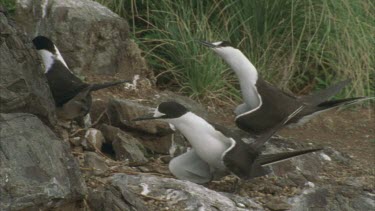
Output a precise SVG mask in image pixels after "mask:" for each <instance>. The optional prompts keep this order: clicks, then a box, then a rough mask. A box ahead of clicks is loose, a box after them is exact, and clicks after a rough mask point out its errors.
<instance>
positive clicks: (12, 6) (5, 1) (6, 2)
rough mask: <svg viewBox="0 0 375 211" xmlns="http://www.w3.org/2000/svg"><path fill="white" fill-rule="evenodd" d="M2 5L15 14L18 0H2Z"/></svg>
mask: <svg viewBox="0 0 375 211" xmlns="http://www.w3.org/2000/svg"><path fill="white" fill-rule="evenodd" d="M0 5H2V6H4V7H5V9H6V10H7V12H8V13H10V14H13V13H14V12H15V10H16V0H0Z"/></svg>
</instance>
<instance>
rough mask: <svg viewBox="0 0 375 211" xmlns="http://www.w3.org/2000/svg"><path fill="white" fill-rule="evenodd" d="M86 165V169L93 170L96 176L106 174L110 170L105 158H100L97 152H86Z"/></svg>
mask: <svg viewBox="0 0 375 211" xmlns="http://www.w3.org/2000/svg"><path fill="white" fill-rule="evenodd" d="M84 165H85V167H86V168H92V171H91V172H92V173H93V174H94V175H100V174H104V173H105V172H106V171H107V170H108V166H107V164H106V163H105V161H104V159H103V157H101V156H99V155H98V154H96V153H95V152H85V154H84Z"/></svg>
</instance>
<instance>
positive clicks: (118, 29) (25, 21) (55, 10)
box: [14, 0, 152, 79]
mask: <svg viewBox="0 0 375 211" xmlns="http://www.w3.org/2000/svg"><path fill="white" fill-rule="evenodd" d="M14 18H15V19H16V20H17V22H19V23H20V25H21V26H22V27H23V29H24V31H26V32H27V34H28V35H29V36H30V39H31V38H32V37H35V36H36V35H38V34H39V35H44V36H48V37H50V38H51V39H52V40H53V41H54V42H55V43H56V45H57V47H58V48H59V50H60V52H61V54H62V56H63V57H64V59H65V60H66V62H67V64H68V66H69V67H70V68H71V69H72V70H73V71H74V72H75V73H79V74H84V75H88V73H95V74H106V75H114V74H117V75H118V76H119V77H121V78H127V79H132V78H133V76H134V75H135V74H138V75H141V76H150V75H152V73H151V71H149V70H148V68H147V66H146V62H145V60H144V58H143V57H142V56H141V51H140V50H139V48H138V46H137V45H136V44H135V43H134V42H133V41H132V40H131V39H130V38H129V26H128V23H127V22H126V21H125V20H124V19H122V18H120V17H119V16H118V15H117V14H115V13H113V12H112V11H110V10H109V9H108V8H106V7H104V6H102V5H100V4H99V3H97V2H95V1H91V0H80V1H76V0H65V1H61V0H49V1H44V0H23V1H17V4H16V14H15V17H14Z"/></svg>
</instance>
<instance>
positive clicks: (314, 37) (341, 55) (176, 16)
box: [99, 0, 375, 100]
mask: <svg viewBox="0 0 375 211" xmlns="http://www.w3.org/2000/svg"><path fill="white" fill-rule="evenodd" d="M99 1H101V2H102V3H103V2H104V4H106V5H109V6H110V7H111V8H112V10H114V11H122V12H120V14H121V15H123V16H125V17H127V18H128V19H129V20H130V23H131V26H132V29H133V33H134V38H135V39H137V41H138V42H139V44H140V45H141V47H142V49H143V50H145V51H146V57H147V58H146V59H147V60H148V61H149V63H150V66H151V67H152V68H153V69H154V71H155V73H156V75H157V76H158V83H159V85H161V86H166V87H174V88H177V89H179V90H180V91H182V92H184V93H186V94H188V95H190V96H192V97H195V98H199V99H211V98H217V97H218V98H220V99H225V100H228V99H230V100H236V99H238V97H237V96H238V89H237V80H236V79H235V77H234V76H233V74H232V72H231V71H229V70H228V66H227V65H225V64H223V62H222V61H221V60H220V59H219V58H218V57H217V56H216V55H214V54H213V53H212V52H210V51H209V50H208V49H205V48H203V47H201V46H199V44H198V43H197V42H196V40H199V39H205V40H210V41H218V40H228V41H231V43H233V44H235V45H236V46H237V47H238V48H239V49H241V50H242V51H243V52H244V53H245V54H246V55H247V56H248V58H249V59H250V60H251V61H252V63H254V65H255V66H256V67H257V69H258V71H259V72H260V74H261V75H262V76H263V77H264V78H266V79H267V80H268V81H270V82H272V83H274V84H276V85H278V86H279V87H281V88H283V89H290V90H292V91H293V92H294V93H296V94H307V93H309V92H311V91H313V90H317V89H322V88H325V87H327V86H329V85H331V84H333V83H335V82H338V81H340V80H344V79H347V78H350V79H352V83H351V86H348V87H347V88H346V89H345V90H344V92H343V94H342V96H364V95H367V96H373V95H375V88H374V87H375V82H374V81H375V69H374V67H375V53H374V52H375V49H374V48H375V38H374V37H375V36H374V35H375V13H374V12H373V11H375V6H374V5H375V3H374V2H373V1H372V0H285V1H279V0H235V1H233V0H205V1H199V0H173V1H172V0H163V1H152V0H141V1H135V0H115V1H110V0H99ZM342 96H340V97H342Z"/></svg>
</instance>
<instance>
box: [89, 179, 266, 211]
mask: <svg viewBox="0 0 375 211" xmlns="http://www.w3.org/2000/svg"><path fill="white" fill-rule="evenodd" d="M108 183H109V184H110V186H107V187H106V188H105V190H104V191H103V190H101V191H100V192H101V193H96V195H95V196H96V197H95V198H91V197H90V195H93V194H89V200H88V202H89V204H91V203H93V202H92V201H93V200H94V199H95V202H94V203H95V207H98V208H104V207H105V206H104V205H105V204H108V202H107V200H110V201H112V202H115V203H116V204H119V205H120V206H122V207H123V206H124V205H126V206H127V208H128V209H127V210H207V211H210V210H264V209H262V207H261V206H260V205H259V204H258V203H256V202H254V201H252V200H251V199H248V198H244V197H240V196H234V195H230V194H225V195H224V194H221V193H218V192H215V191H212V190H209V189H207V188H205V187H203V186H201V185H197V184H194V183H191V182H188V181H181V180H176V179H169V178H160V177H155V176H143V175H138V176H134V175H126V174H115V175H114V176H112V177H111V178H110V179H109V181H108ZM90 192H91V191H90ZM103 192H104V193H103ZM119 193H120V194H121V195H119ZM99 195H101V197H98V196H99ZM112 207H113V206H112ZM94 210H99V209H94Z"/></svg>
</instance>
